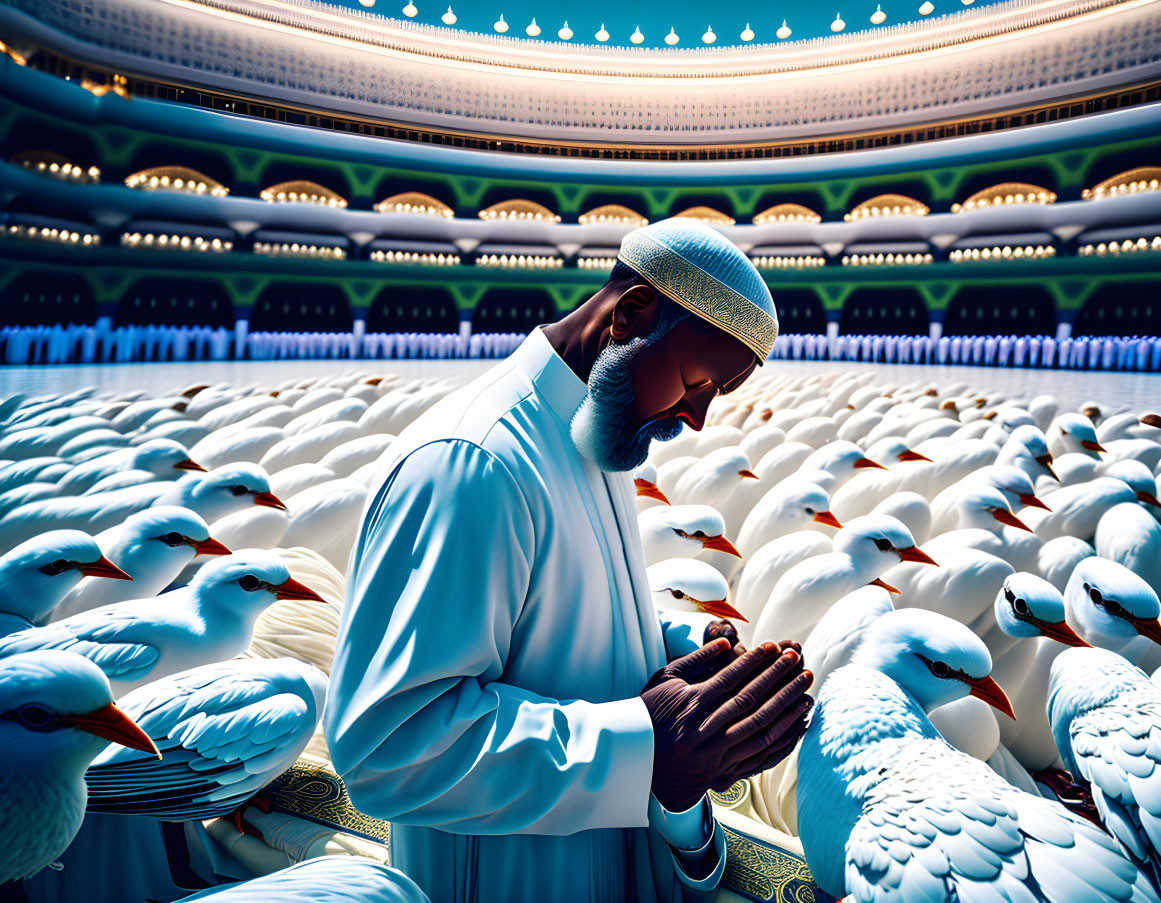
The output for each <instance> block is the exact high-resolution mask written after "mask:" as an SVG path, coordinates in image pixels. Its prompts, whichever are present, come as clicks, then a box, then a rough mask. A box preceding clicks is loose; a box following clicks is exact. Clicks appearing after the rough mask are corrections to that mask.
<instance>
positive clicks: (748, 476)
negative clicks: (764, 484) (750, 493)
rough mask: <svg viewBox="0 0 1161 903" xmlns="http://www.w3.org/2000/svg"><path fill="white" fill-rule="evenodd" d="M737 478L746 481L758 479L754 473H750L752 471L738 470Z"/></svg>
mask: <svg viewBox="0 0 1161 903" xmlns="http://www.w3.org/2000/svg"><path fill="white" fill-rule="evenodd" d="M738 476H740V477H745V478H746V479H748V480H756V479H758V475H757V474H756V473H754V471H752V470H739V471H738Z"/></svg>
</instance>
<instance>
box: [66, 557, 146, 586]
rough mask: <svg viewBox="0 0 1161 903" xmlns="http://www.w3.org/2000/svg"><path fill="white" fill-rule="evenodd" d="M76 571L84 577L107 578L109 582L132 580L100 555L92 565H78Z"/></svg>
mask: <svg viewBox="0 0 1161 903" xmlns="http://www.w3.org/2000/svg"><path fill="white" fill-rule="evenodd" d="M77 570H78V571H80V572H81V573H82V574H84V575H85V576H86V577H108V578H109V579H111V580H132V579H133V578H132V577H130V576H129V575H128V574H126V573H125V572H124V571H123V570H121V569H120V568H119V567H117V565H115V564H113V562H111V561H110V560H109V559H108V558H106V557H105V556H104V555H102V556H101V557H100V558H98V559H97V560H96V561H94V562H93V563H92V564H82V565H78V567H77Z"/></svg>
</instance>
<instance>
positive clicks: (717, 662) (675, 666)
mask: <svg viewBox="0 0 1161 903" xmlns="http://www.w3.org/2000/svg"><path fill="white" fill-rule="evenodd" d="M729 651H730V641H729V640H727V639H724V638H720V637H719V638H718V639H716V640H711V641H710V642H708V643H706V644H705V645H704V646H701V647H699V648H698V649H695V650H694V651H693V652H691V653H689V655H683V656H682V657H681V658H679V659H677V660H676V661H673V662H670V663H669V665H668V667H666V669H665V670H666V672H667V673H668V675H669V676H670V677H680V678H681V679H682V680H684V681H685V682H686V683H691V684H695V683H700V682H701V681H703V680H705V679H706V678H707V677H709V676H710V675H712V674H715V673H716V672H717V671H719V670H720V669H721V668H722V667H723V665H725V664H726V663H728V662H729V660H730V656H729V655H728V653H729Z"/></svg>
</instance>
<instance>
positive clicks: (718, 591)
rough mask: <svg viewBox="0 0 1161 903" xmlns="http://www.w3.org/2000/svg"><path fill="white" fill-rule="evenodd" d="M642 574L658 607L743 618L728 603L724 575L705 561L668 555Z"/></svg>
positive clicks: (718, 616) (667, 609) (666, 609)
mask: <svg viewBox="0 0 1161 903" xmlns="http://www.w3.org/2000/svg"><path fill="white" fill-rule="evenodd" d="M645 575H646V579H647V580H648V581H649V592H650V593H652V595H653V605H654V606H655V607H656V608H657V609H659V610H662V611H677V612H682V613H686V614H689V613H694V614H705V615H712V616H714V617H715V618H729V619H731V620H734V621H745V620H746V619H745V617H744V616H743V615H742V613H741V612H740V611H738V610H737V609H736V608H734V606H732V605H731V604H730V602H729V594H730V593H729V586H728V585H727V584H726V578H725V577H723V576H722V575H721V572H720V571H719V570H718V569H717V568H715V567H714V566H713V565H712V564H710V563H709V562H708V561H698V560H697V559H696V558H670V559H667V560H666V561H659V562H657V563H656V564H653V565H650V566H649V567H648V568H647V569H646V571H645Z"/></svg>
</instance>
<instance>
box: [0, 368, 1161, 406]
mask: <svg viewBox="0 0 1161 903" xmlns="http://www.w3.org/2000/svg"><path fill="white" fill-rule="evenodd" d="M495 363H496V362H495V361H490V360H446V361H439V360H401V361H395V360H390V361H383V360H366V361H358V360H356V361H222V362H217V363H196V364H190V363H173V364H99V365H88V366H60V367H0V397H5V396H8V395H11V394H13V393H15V392H23V393H24V394H26V395H44V394H49V393H57V392H67V391H70V390H72V389H77V388H80V387H82V386H97V387H98V388H100V389H101V390H103V391H107V392H122V391H126V390H129V389H145V390H147V391H148V392H149V393H150V394H151V395H163V394H166V393H167V392H168V391H169V390H170V389H177V390H180V389H182V388H185V387H186V386H189V385H191V384H193V383H199V382H210V383H213V382H228V383H232V384H234V385H247V384H250V383H262V384H264V385H269V384H273V383H279V382H282V381H284V380H287V379H292V378H294V377H304V376H311V375H315V374H320V373H344V372H347V371H352V370H353V371H358V372H364V373H399V374H401V375H404V376H408V377H436V378H441V377H447V376H452V377H457V378H461V379H464V380H466V379H470V378H471V377H473V376H476V375H478V374H480V373H483V372H484V371H485V370H487V369H488V368H489V367H491V366H494V365H495ZM766 368H769V369H772V370H774V371H775V372H783V371H785V372H795V373H833V372H835V371H836V370H849V369H858V370H866V369H874V370H875V371H876V372H877V373H879V374H880V375H881V378H882V380H883V382H887V383H897V384H900V385H902V384H907V383H913V382H914V383H931V384H934V385H937V386H948V385H951V384H953V383H968V384H970V385H971V387H972V388H973V389H974V390H977V391H984V392H986V391H1000V392H1008V393H1012V394H1017V393H1018V394H1020V395H1024V396H1028V397H1031V396H1034V395H1039V394H1041V393H1051V394H1053V395H1055V396H1056V397H1057V398H1058V399H1060V401H1061V403H1062V405H1065V406H1068V407H1073V408H1075V407H1077V406H1079V405H1080V404H1081V403H1083V402H1086V401H1095V402H1097V403H1098V404H1100V405H1101V406H1102V407H1104V408H1105V409H1106V411H1107V412H1108V413H1113V412H1115V411H1118V410H1126V409H1128V410H1133V411H1137V412H1145V411H1153V412H1161V375H1159V374H1155V373H1109V372H1107V371H1083V370H1018V369H1008V368H1003V369H994V368H988V367H939V366H927V365H909V364H861V363H845V362H843V363H830V362H825V361H770V362H768V363H767V364H766Z"/></svg>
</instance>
